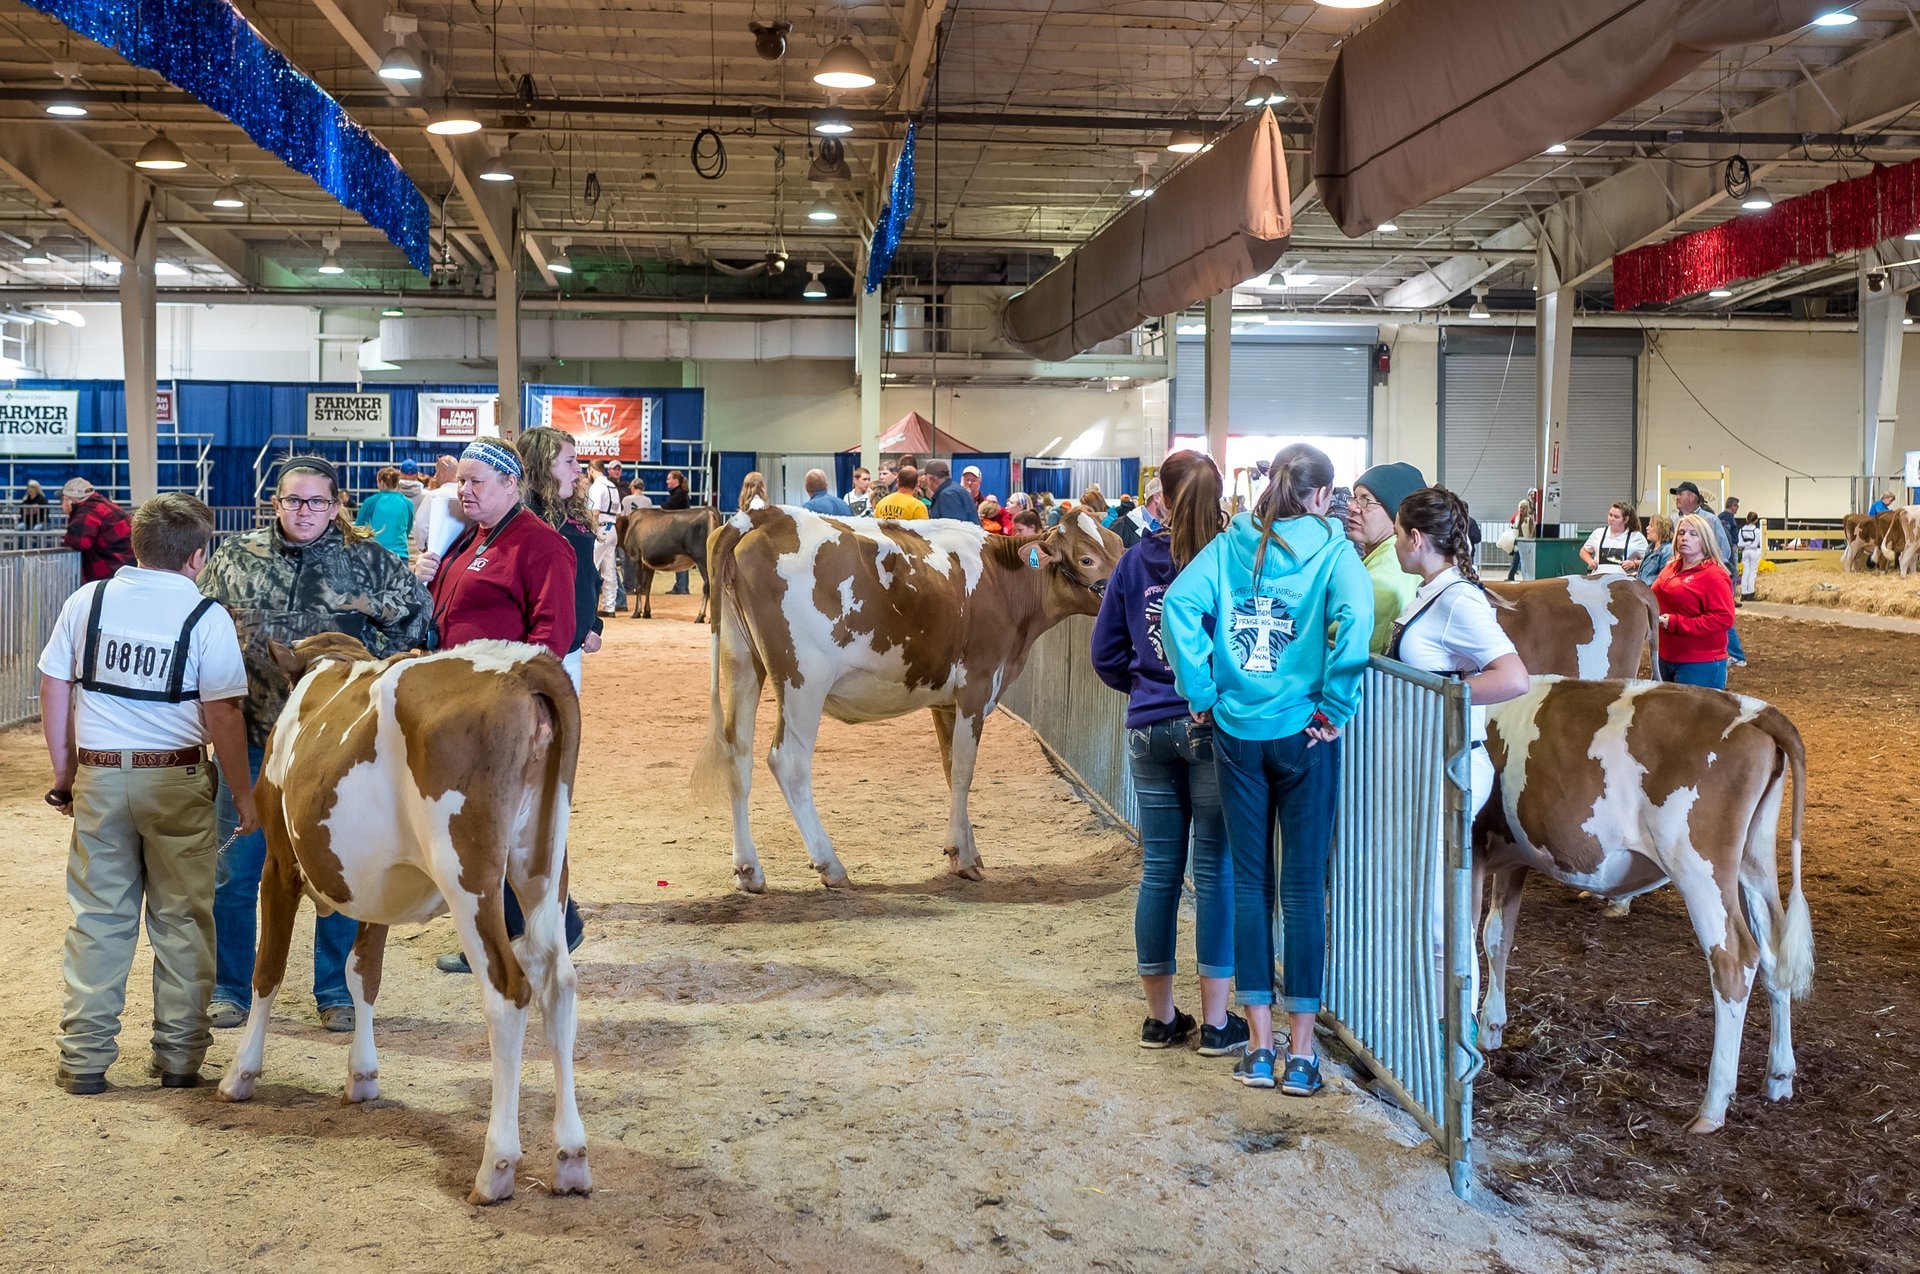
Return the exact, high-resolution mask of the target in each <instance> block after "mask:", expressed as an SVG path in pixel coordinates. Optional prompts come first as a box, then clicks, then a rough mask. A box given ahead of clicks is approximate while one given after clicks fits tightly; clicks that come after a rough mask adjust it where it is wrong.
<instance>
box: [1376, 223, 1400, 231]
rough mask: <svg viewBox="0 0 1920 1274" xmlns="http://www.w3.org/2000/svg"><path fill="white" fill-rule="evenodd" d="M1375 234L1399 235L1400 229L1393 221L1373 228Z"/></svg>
mask: <svg viewBox="0 0 1920 1274" xmlns="http://www.w3.org/2000/svg"><path fill="white" fill-rule="evenodd" d="M1373 232H1374V233H1375V234H1399V233H1400V227H1399V226H1397V225H1395V224H1394V223H1393V222H1391V221H1382V222H1381V223H1380V224H1379V225H1377V226H1375V227H1374V228H1373Z"/></svg>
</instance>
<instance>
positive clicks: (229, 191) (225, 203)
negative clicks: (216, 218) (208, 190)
mask: <svg viewBox="0 0 1920 1274" xmlns="http://www.w3.org/2000/svg"><path fill="white" fill-rule="evenodd" d="M213 206H214V207H216V208H244V207H246V206H247V201H246V200H245V199H243V198H242V197H241V195H240V191H239V188H238V187H236V186H235V185H234V184H233V183H232V182H231V181H228V182H225V183H223V184H222V185H221V187H220V189H218V190H216V191H214V192H213Z"/></svg>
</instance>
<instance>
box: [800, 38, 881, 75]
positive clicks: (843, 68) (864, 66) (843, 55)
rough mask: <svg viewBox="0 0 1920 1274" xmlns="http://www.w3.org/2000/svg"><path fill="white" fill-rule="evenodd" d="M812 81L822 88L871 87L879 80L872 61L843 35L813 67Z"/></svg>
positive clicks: (851, 39)
mask: <svg viewBox="0 0 1920 1274" xmlns="http://www.w3.org/2000/svg"><path fill="white" fill-rule="evenodd" d="M813 82H814V83H815V84H818V85H821V86H822V87H824V88H872V87H873V86H874V85H875V84H877V83H878V82H879V79H878V77H877V76H875V75H874V73H873V63H871V62H869V61H867V55H866V54H864V53H862V52H861V51H860V50H859V49H856V48H854V47H853V37H852V36H850V35H843V36H841V37H840V39H839V40H838V42H836V43H835V44H834V46H833V47H832V48H830V49H828V50H827V51H826V53H825V54H824V55H822V57H821V58H820V61H819V62H818V63H817V64H816V65H815V66H814V68H813Z"/></svg>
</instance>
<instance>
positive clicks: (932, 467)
mask: <svg viewBox="0 0 1920 1274" xmlns="http://www.w3.org/2000/svg"><path fill="white" fill-rule="evenodd" d="M922 477H923V478H924V479H925V480H927V481H930V482H931V483H932V485H933V491H932V493H931V494H932V497H933V504H932V506H931V507H930V508H928V510H927V516H928V517H930V518H952V519H953V520H954V521H956V522H976V521H978V520H979V517H980V515H979V513H978V512H977V511H976V510H977V509H978V508H979V506H978V505H977V504H975V503H974V499H973V492H971V491H969V490H968V489H967V488H966V487H964V486H956V485H955V484H954V482H953V466H952V465H950V464H948V463H947V462H946V461H945V460H941V459H939V458H937V457H936V458H935V459H932V460H929V461H927V467H926V469H925V471H924V473H923V475H922ZM976 483H977V480H976Z"/></svg>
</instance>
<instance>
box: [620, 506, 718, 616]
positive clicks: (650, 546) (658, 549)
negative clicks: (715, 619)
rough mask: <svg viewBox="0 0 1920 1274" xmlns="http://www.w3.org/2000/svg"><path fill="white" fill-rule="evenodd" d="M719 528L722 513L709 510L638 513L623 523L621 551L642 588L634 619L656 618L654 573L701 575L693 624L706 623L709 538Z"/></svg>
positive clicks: (636, 592) (637, 595) (635, 596)
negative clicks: (680, 572) (696, 572)
mask: <svg viewBox="0 0 1920 1274" xmlns="http://www.w3.org/2000/svg"><path fill="white" fill-rule="evenodd" d="M718 525H720V511H719V510H718V509H706V508H701V509H635V510H634V511H633V512H632V513H629V514H627V515H625V516H624V517H622V518H621V519H620V528H619V543H620V548H621V550H622V551H623V552H625V553H626V555H627V560H628V561H630V562H632V563H633V569H634V580H635V583H637V584H638V585H639V587H638V588H637V589H635V590H634V594H633V611H632V618H634V619H652V618H653V576H654V572H656V571H698V572H700V613H699V614H698V615H695V616H694V617H693V622H694V623H696V624H704V623H706V622H707V605H708V602H709V600H710V593H709V590H708V588H707V538H708V537H709V536H710V535H712V534H713V529H714V528H715V527H716V526H718ZM643 608H644V609H643Z"/></svg>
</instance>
